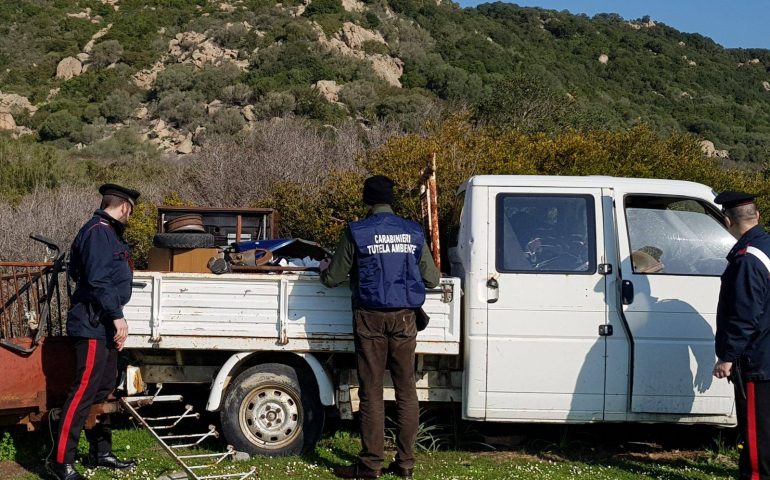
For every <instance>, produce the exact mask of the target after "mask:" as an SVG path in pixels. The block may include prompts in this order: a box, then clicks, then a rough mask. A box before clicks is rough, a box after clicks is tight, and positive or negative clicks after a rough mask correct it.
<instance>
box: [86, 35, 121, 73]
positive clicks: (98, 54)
mask: <svg viewBox="0 0 770 480" xmlns="http://www.w3.org/2000/svg"><path fill="white" fill-rule="evenodd" d="M121 58H123V46H122V45H121V44H120V42H118V41H117V40H106V41H104V42H100V43H97V44H96V45H94V48H93V50H91V58H90V60H91V64H92V65H93V66H94V67H96V68H104V67H106V66H108V65H111V64H113V63H117V62H118V61H119V60H120V59H121Z"/></svg>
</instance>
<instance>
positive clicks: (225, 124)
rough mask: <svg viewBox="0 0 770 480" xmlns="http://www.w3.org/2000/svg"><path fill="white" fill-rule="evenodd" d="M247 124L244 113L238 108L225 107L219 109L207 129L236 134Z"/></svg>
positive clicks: (212, 131) (218, 132) (217, 132)
mask: <svg viewBox="0 0 770 480" xmlns="http://www.w3.org/2000/svg"><path fill="white" fill-rule="evenodd" d="M245 124H246V122H245V120H244V119H243V115H241V112H239V111H238V110H236V109H230V108H223V109H220V110H219V111H217V113H215V114H214V116H213V117H212V119H211V122H209V124H208V125H207V126H206V131H207V132H211V133H216V134H225V135H234V134H236V133H238V132H240V131H241V129H243V126H244V125H245Z"/></svg>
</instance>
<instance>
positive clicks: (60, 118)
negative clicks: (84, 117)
mask: <svg viewBox="0 0 770 480" xmlns="http://www.w3.org/2000/svg"><path fill="white" fill-rule="evenodd" d="M82 127H83V124H82V123H81V122H80V120H79V119H78V118H77V117H75V116H74V115H72V114H71V113H69V112H68V111H66V110H59V111H58V112H54V113H52V114H50V115H49V116H48V117H47V118H46V119H45V121H44V122H43V124H42V125H41V126H40V138H42V139H43V140H57V139H60V138H65V139H69V138H71V137H72V136H73V135H74V134H75V133H77V132H79V131H80V129H81V128H82Z"/></svg>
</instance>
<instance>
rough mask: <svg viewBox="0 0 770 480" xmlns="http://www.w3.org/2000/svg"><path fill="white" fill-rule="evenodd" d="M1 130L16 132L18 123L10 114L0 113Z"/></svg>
mask: <svg viewBox="0 0 770 480" xmlns="http://www.w3.org/2000/svg"><path fill="white" fill-rule="evenodd" d="M0 130H16V122H15V121H14V120H13V115H11V114H10V113H0Z"/></svg>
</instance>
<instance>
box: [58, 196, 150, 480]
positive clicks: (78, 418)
mask: <svg viewBox="0 0 770 480" xmlns="http://www.w3.org/2000/svg"><path fill="white" fill-rule="evenodd" d="M99 193H101V194H102V202H101V206H100V207H99V209H98V210H96V211H95V212H94V215H93V217H92V218H91V219H90V220H89V221H88V222H86V224H85V225H83V227H82V228H81V229H80V232H78V234H77V236H76V237H75V240H74V241H73V242H72V247H71V249H70V264H69V274H70V277H71V278H72V279H73V280H74V281H75V282H76V284H77V286H76V287H75V292H74V293H73V294H72V299H71V305H70V309H69V312H68V314H67V336H68V337H69V338H70V339H71V341H72V348H73V349H74V352H75V371H76V375H75V377H76V378H75V381H74V383H73V384H72V386H71V387H70V391H69V394H68V396H67V400H66V401H65V403H64V406H63V407H62V413H61V420H60V422H59V428H58V433H57V436H56V442H55V452H54V453H55V457H54V461H53V462H52V463H51V464H50V469H51V470H52V472H53V474H54V475H55V476H56V478H58V479H59V480H80V479H83V478H85V477H83V476H82V475H80V473H78V471H77V470H75V467H74V463H75V454H76V453H77V447H78V440H79V439H80V432H81V430H83V426H84V424H85V422H86V418H87V417H88V413H89V411H90V409H91V406H92V405H94V404H97V403H100V402H103V401H104V400H106V399H107V396H108V395H109V394H110V393H112V391H113V390H114V389H115V383H116V381H117V374H118V370H117V356H118V351H119V350H122V349H123V343H124V342H125V341H126V338H128V325H127V324H126V320H125V318H123V307H124V306H125V305H126V304H127V303H128V301H129V300H130V299H131V281H132V279H133V263H132V261H131V254H130V252H129V249H128V244H127V243H126V241H125V240H124V239H123V231H124V230H125V226H126V223H127V222H128V217H129V216H130V215H131V213H132V212H133V210H134V205H135V204H136V200H137V198H139V192H137V191H135V190H130V189H128V188H124V187H121V186H118V185H114V184H106V185H102V186H101V188H99ZM86 438H87V439H88V442H89V444H90V448H89V455H88V465H89V466H90V467H93V468H96V467H105V468H109V469H113V470H125V469H129V468H133V467H134V466H135V465H136V463H135V462H134V461H124V460H120V459H118V458H117V457H115V455H114V454H113V453H112V433H111V430H110V421H109V416H108V415H102V418H100V421H99V422H98V423H97V424H96V425H95V426H94V428H92V429H90V430H87V431H86Z"/></svg>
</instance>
